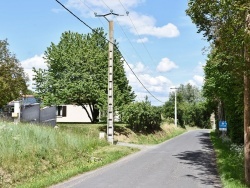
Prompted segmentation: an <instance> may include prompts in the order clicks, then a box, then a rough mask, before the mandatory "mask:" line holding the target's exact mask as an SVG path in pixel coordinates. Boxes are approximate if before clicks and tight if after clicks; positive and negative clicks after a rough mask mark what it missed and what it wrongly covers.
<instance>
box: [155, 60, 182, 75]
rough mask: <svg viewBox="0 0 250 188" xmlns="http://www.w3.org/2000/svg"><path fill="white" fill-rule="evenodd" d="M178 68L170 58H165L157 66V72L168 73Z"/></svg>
mask: <svg viewBox="0 0 250 188" xmlns="http://www.w3.org/2000/svg"><path fill="white" fill-rule="evenodd" d="M176 68H178V66H177V65H176V64H175V63H174V62H173V61H170V60H169V59H168V58H163V59H162V60H161V62H160V63H159V65H158V66H157V71H159V72H168V71H170V70H172V69H176Z"/></svg>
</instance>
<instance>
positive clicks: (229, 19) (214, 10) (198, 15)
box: [187, 0, 250, 185]
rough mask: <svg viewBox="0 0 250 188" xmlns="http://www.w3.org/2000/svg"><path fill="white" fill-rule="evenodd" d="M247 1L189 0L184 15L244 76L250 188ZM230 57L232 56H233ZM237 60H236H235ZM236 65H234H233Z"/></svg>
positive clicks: (249, 24) (249, 21) (249, 15)
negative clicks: (187, 16) (186, 15)
mask: <svg viewBox="0 0 250 188" xmlns="http://www.w3.org/2000/svg"><path fill="white" fill-rule="evenodd" d="M249 7H250V2H249V0H217V1H213V0H206V1H202V0H190V1H189V8H188V10H187V14H188V15H189V16H190V17H191V19H192V21H193V22H194V23H195V24H196V25H197V27H198V32H203V35H204V37H206V38H207V40H208V41H212V43H213V45H214V46H215V48H216V49H217V50H219V52H221V53H226V54H227V55H229V56H231V58H230V60H231V62H230V61H227V60H225V58H223V59H221V60H223V62H225V61H226V62H228V63H231V66H233V67H235V68H236V69H235V70H236V71H237V72H239V73H243V74H240V75H243V79H242V81H243V84H244V152H245V180H246V183H247V184H249V185H250V90H249V87H250V74H249V73H250V13H249ZM232 56H233V57H232ZM234 60H236V61H234ZM232 62H235V63H232Z"/></svg>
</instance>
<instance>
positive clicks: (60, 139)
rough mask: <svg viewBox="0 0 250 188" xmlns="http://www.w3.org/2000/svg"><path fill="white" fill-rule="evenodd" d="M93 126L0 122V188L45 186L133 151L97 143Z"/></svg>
mask: <svg viewBox="0 0 250 188" xmlns="http://www.w3.org/2000/svg"><path fill="white" fill-rule="evenodd" d="M88 126H89V127H88ZM95 126H97V125H93V126H91V125H86V127H83V126H82V127H78V128H76V129H74V128H70V127H67V128H59V129H54V128H52V127H44V126H37V125H29V124H21V123H20V124H13V123H7V122H0V150H1V152H0V187H46V186H49V185H51V184H54V183H57V182H60V181H62V180H65V179H67V178H69V177H72V176H74V175H77V174H79V173H82V172H86V171H89V170H92V169H95V168H98V167H100V166H103V165H105V164H108V163H110V162H112V161H114V160H117V159H119V158H121V157H123V156H125V155H128V154H130V153H132V152H135V151H136V149H132V148H125V147H118V146H110V145H109V144H108V143H107V142H106V141H104V140H99V138H98V132H99V130H98V128H97V127H95ZM62 127H63V126H62Z"/></svg>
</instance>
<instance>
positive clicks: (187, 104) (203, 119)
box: [163, 84, 212, 128]
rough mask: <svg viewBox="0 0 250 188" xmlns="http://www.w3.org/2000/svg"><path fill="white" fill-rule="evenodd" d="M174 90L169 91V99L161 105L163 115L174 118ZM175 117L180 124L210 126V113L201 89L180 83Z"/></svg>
mask: <svg viewBox="0 0 250 188" xmlns="http://www.w3.org/2000/svg"><path fill="white" fill-rule="evenodd" d="M174 95H175V94H174V92H172V93H170V97H169V101H167V102H166V103H165V104H164V105H163V117H165V118H169V117H170V118H174V104H175V96H174ZM176 97H177V119H178V124H179V125H180V126H185V125H190V126H198V127H201V128H208V127H210V115H211V113H212V111H211V109H210V108H206V107H207V102H206V101H205V100H204V98H203V97H202V94H201V91H200V90H199V89H198V88H197V87H195V86H192V85H191V84H187V85H180V87H179V88H178V90H177V96H176Z"/></svg>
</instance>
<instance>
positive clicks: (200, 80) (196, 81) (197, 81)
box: [187, 75, 204, 87]
mask: <svg viewBox="0 0 250 188" xmlns="http://www.w3.org/2000/svg"><path fill="white" fill-rule="evenodd" d="M187 83H189V84H191V85H193V86H197V87H201V86H203V84H204V77H203V76H200V75H194V76H193V79H192V80H189V81H188V82H187Z"/></svg>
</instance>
